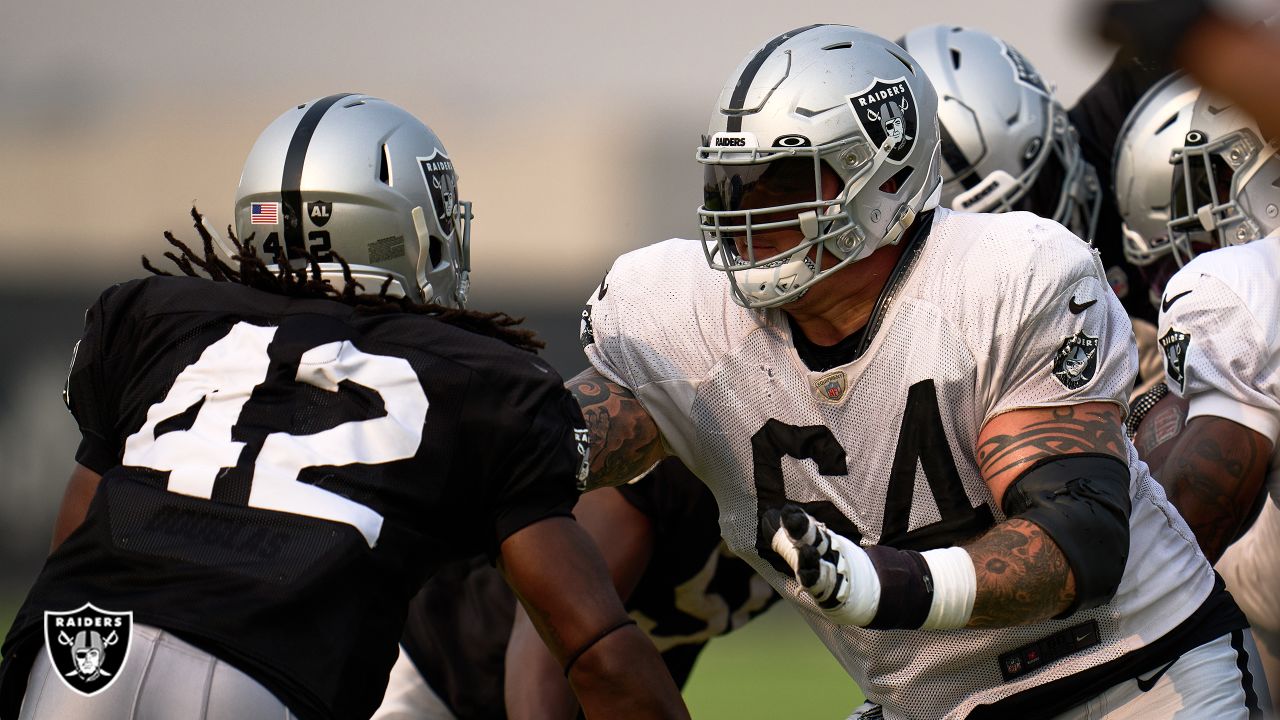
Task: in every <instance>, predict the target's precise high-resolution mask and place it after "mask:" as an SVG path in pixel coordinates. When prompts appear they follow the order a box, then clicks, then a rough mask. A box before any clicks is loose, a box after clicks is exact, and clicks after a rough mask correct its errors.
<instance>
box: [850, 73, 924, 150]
mask: <svg viewBox="0 0 1280 720" xmlns="http://www.w3.org/2000/svg"><path fill="white" fill-rule="evenodd" d="M849 106H850V107H851V108H852V109H853V116H854V117H855V118H857V119H858V125H859V127H861V128H862V134H863V135H866V136H867V139H868V140H870V141H871V144H872V145H874V146H875V147H876V148H879V147H880V146H881V145H883V144H884V142H885V140H886V139H888V140H889V141H890V149H889V156H888V157H887V158H886V159H885V161H886V162H890V163H893V164H895V165H900V164H902V162H903V161H904V160H906V159H907V155H909V154H910V153H911V148H912V147H914V146H915V144H916V126H917V124H918V118H917V116H916V96H915V94H913V93H912V92H911V86H910V85H909V84H908V83H907V79H906V78H905V77H900V78H898V79H897V80H881V79H880V78H876V79H875V80H874V81H873V82H872V83H871V85H870V86H869V87H867V88H866V89H865V90H863V91H862V92H860V93H855V94H853V95H850V96H849Z"/></svg>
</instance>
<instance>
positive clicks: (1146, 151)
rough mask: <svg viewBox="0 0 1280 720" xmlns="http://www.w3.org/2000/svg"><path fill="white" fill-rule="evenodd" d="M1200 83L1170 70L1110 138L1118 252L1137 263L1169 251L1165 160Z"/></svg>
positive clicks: (1168, 167) (1182, 134)
mask: <svg viewBox="0 0 1280 720" xmlns="http://www.w3.org/2000/svg"><path fill="white" fill-rule="evenodd" d="M1199 95H1200V86H1199V85H1197V84H1196V83H1195V81H1193V80H1192V79H1191V78H1190V77H1188V76H1186V75H1184V74H1181V73H1176V74H1174V75H1170V76H1168V77H1166V78H1164V79H1163V80H1161V81H1160V82H1158V83H1156V84H1155V85H1153V86H1152V87H1151V88H1150V89H1149V90H1147V92H1146V93H1145V94H1143V96H1142V98H1141V99H1139V100H1138V103H1137V104H1136V105H1134V106H1133V110H1131V111H1130V112H1129V117H1127V118H1125V121H1124V125H1123V126H1121V128H1120V135H1119V136H1118V137H1117V139H1116V151H1115V167H1114V169H1113V172H1112V175H1111V177H1112V178H1114V180H1115V192H1116V207H1117V209H1118V210H1119V211H1120V218H1121V220H1122V221H1123V224H1122V226H1121V227H1122V230H1121V232H1122V237H1123V244H1124V256H1125V257H1126V258H1127V259H1128V260H1129V262H1131V263H1133V264H1134V265H1137V266H1139V267H1145V266H1149V265H1151V264H1152V263H1154V262H1155V261H1156V260H1158V259H1160V258H1161V257H1163V256H1165V255H1167V254H1169V253H1170V252H1171V251H1172V250H1173V246H1172V245H1170V244H1169V204H1170V203H1169V185H1170V183H1171V182H1172V181H1173V165H1172V164H1170V161H1169V158H1170V156H1171V154H1172V153H1173V151H1174V149H1176V148H1179V147H1181V146H1182V144H1183V142H1184V139H1185V138H1186V136H1187V131H1188V130H1190V129H1191V114H1192V109H1193V108H1194V107H1195V102H1196V98H1197V97H1198V96H1199Z"/></svg>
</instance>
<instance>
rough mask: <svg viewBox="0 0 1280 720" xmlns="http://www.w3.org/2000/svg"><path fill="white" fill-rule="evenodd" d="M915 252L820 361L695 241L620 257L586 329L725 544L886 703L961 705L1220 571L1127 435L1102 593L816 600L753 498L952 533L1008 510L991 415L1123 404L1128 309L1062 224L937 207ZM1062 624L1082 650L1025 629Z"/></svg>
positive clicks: (1130, 365)
mask: <svg viewBox="0 0 1280 720" xmlns="http://www.w3.org/2000/svg"><path fill="white" fill-rule="evenodd" d="M918 250H919V251H918V253H916V254H915V256H914V259H913V260H911V261H910V263H911V266H910V267H909V268H908V269H907V271H906V274H905V275H904V277H903V279H902V280H901V281H900V282H899V283H898V284H897V285H896V286H895V287H892V288H891V289H890V290H889V291H888V296H887V297H886V299H885V300H884V301H883V302H884V304H885V311H884V312H883V314H882V318H883V320H882V322H881V323H880V324H879V327H878V328H875V329H874V336H873V339H872V340H871V342H870V344H869V346H868V347H867V349H866V351H865V352H864V353H863V354H862V355H861V356H860V357H859V358H858V359H856V360H855V361H853V362H851V363H849V364H847V365H843V366H840V367H837V368H833V369H832V370H830V371H827V372H821V373H815V372H810V371H809V369H808V368H807V367H806V366H805V365H804V363H803V362H801V360H800V357H799V356H798V354H797V352H796V350H795V347H794V345H793V343H792V339H791V333H790V329H789V326H788V323H787V321H786V318H785V316H784V315H783V314H782V312H781V311H779V310H776V309H775V310H769V311H765V312H760V311H750V310H746V309H744V308H741V307H739V306H737V305H735V304H734V303H733V302H732V300H731V299H730V297H729V290H728V282H729V280H728V278H727V277H726V276H725V275H724V274H723V273H721V272H717V271H714V270H711V269H710V268H708V266H707V264H706V261H705V260H704V255H703V249H702V247H701V246H700V245H699V243H698V242H697V241H691V240H668V241H666V242H663V243H659V244H657V245H653V246H650V247H647V248H644V249H642V250H637V251H635V252H632V253H628V254H627V255H624V256H622V257H621V258H619V259H618V260H617V262H616V263H615V264H614V266H613V268H612V269H611V270H610V271H609V273H608V275H607V276H606V278H605V280H604V282H603V283H602V284H601V287H600V288H599V289H598V291H597V292H596V293H594V294H593V295H592V296H591V299H590V300H589V304H588V306H587V307H586V308H585V309H584V311H583V323H582V336H583V337H582V339H583V343H584V345H585V347H586V352H587V356H588V357H589V358H590V360H591V362H592V363H593V364H594V365H595V367H596V368H597V369H598V370H599V371H600V372H601V373H602V374H604V375H606V376H607V377H609V378H611V379H612V380H614V381H616V382H618V383H620V384H622V385H624V386H626V387H627V388H629V389H630V390H631V391H632V392H634V393H635V394H636V395H637V397H638V398H639V399H640V401H641V402H642V403H643V405H644V407H645V408H646V409H647V410H648V411H649V413H650V414H651V415H652V416H653V418H654V419H655V421H656V422H657V423H658V426H659V428H660V430H661V432H662V436H663V439H664V441H665V443H666V444H667V447H668V449H669V450H671V451H672V452H673V453H675V454H676V455H678V456H679V457H680V458H681V459H682V460H683V461H684V462H685V464H686V465H688V466H689V467H690V468H691V469H692V470H694V472H696V473H697V474H698V476H699V477H701V478H702V480H703V481H704V482H705V483H706V484H707V485H708V487H710V488H711V490H712V492H713V493H714V494H715V496H716V500H717V502H718V503H719V507H720V530H721V532H722V534H723V535H724V538H725V540H726V542H727V543H728V545H729V547H730V548H731V549H732V550H734V552H736V553H738V554H739V555H741V556H742V557H743V558H744V559H746V560H747V561H748V562H750V563H751V564H752V565H753V566H754V567H755V568H756V570H758V571H759V572H760V573H761V574H762V575H763V576H764V577H765V579H767V580H768V581H769V582H770V583H771V584H772V585H773V586H774V587H775V588H777V589H778V591H779V592H780V593H781V594H782V595H783V596H784V597H787V598H788V599H790V600H791V601H792V602H793V603H795V604H796V605H797V606H798V607H799V608H800V610H801V613H802V614H803V615H805V617H806V619H808V621H809V623H810V624H811V625H812V626H813V628H814V630H815V631H816V632H817V634H818V635H819V636H820V637H821V638H822V640H823V642H825V643H826V645H827V647H828V648H830V650H831V652H832V653H833V654H834V655H835V656H836V658H837V659H838V660H839V661H840V663H841V664H842V665H843V666H844V668H845V669H846V670H847V671H848V672H849V674H850V675H851V676H852V677H853V679H854V680H855V681H856V682H857V683H858V685H859V686H860V687H861V688H862V689H863V690H864V691H865V692H866V694H867V695H868V697H870V698H871V699H873V700H875V701H877V702H880V703H882V704H883V705H884V708H885V717H889V718H903V717H913V718H920V717H929V718H942V717H964V716H965V715H966V714H967V713H968V712H969V710H971V709H972V708H974V707H975V706H977V705H979V704H983V703H990V702H993V701H995V700H998V699H1001V698H1004V697H1008V696H1010V695H1013V694H1015V693H1018V692H1021V691H1023V690H1026V689H1029V688H1032V687H1035V686H1037V685H1039V684H1042V683H1045V682H1048V681H1051V680H1055V679H1058V678H1061V677H1065V676H1067V675H1071V674H1074V673H1076V672H1079V671H1081V670H1084V669H1086V668H1090V667H1093V666H1096V665H1099V664H1101V663H1104V662H1107V661H1109V660H1113V659H1115V658H1118V657H1120V656H1121V655H1123V654H1125V653H1128V652H1130V651H1132V650H1134V649H1136V648H1138V647H1142V646H1144V645H1146V644H1147V643H1149V642H1151V641H1153V640H1154V639H1156V638H1159V637H1161V636H1162V635H1164V634H1165V633H1167V632H1168V631H1169V630H1171V629H1172V628H1174V627H1175V626H1177V625H1178V624H1179V623H1180V622H1181V621H1182V620H1184V619H1186V618H1187V617H1188V616H1189V615H1190V614H1191V613H1192V612H1193V611H1194V610H1195V609H1196V608H1197V606H1199V605H1200V603H1201V602H1202V601H1203V600H1204V599H1205V598H1206V597H1207V596H1208V595H1209V592H1210V590H1211V588H1212V585H1213V573H1212V570H1211V569H1210V567H1209V565H1208V564H1207V563H1206V562H1205V560H1204V557H1203V556H1202V555H1201V554H1200V552H1199V550H1198V548H1197V546H1196V543H1195V540H1194V538H1193V536H1192V534H1191V531H1190V530H1189V529H1188V528H1187V526H1186V523H1184V522H1183V520H1182V518H1181V517H1180V516H1179V515H1178V514H1177V512H1176V511H1175V510H1173V508H1172V506H1171V505H1170V504H1169V503H1168V502H1167V501H1166V499H1165V496H1164V493H1163V492H1162V491H1161V489H1160V487H1159V485H1158V484H1157V483H1156V482H1155V481H1153V480H1152V479H1151V477H1150V475H1149V474H1148V473H1147V467H1146V465H1145V464H1143V463H1142V462H1140V461H1139V460H1138V459H1137V456H1136V454H1135V452H1134V450H1133V448H1132V446H1130V448H1129V464H1130V468H1131V477H1132V480H1131V485H1130V494H1131V496H1132V498H1133V512H1132V514H1131V517H1130V533H1131V534H1130V553H1129V560H1128V564H1127V566H1126V569H1125V573H1124V577H1123V580H1122V582H1121V583H1120V587H1119V590H1118V592H1117V594H1116V595H1115V597H1114V599H1113V600H1112V601H1111V602H1110V603H1108V604H1106V605H1103V606H1100V607H1097V608H1094V609H1092V610H1088V611H1084V612H1079V613H1076V614H1074V615H1072V616H1070V617H1068V618H1065V619H1062V620H1049V621H1046V622H1041V623H1037V624H1034V625H1027V626H1022V627H1013V628H1003V629H995V630H967V629H965V630H935V631H906V630H894V631H877V630H867V629H863V628H858V627H852V626H846V627H839V626H836V625H833V624H832V623H830V622H829V621H828V620H826V618H824V617H823V616H822V615H821V614H820V613H819V612H818V610H817V607H816V605H815V604H814V603H813V602H812V600H811V598H810V597H809V596H808V595H807V594H805V593H804V592H803V591H802V590H801V588H800V586H799V584H798V583H797V582H796V581H795V580H794V579H793V577H792V576H791V575H790V573H789V572H784V570H785V565H781V560H780V559H778V558H777V556H776V555H774V554H773V552H772V550H770V549H769V547H768V543H767V541H766V542H758V536H759V533H758V527H759V517H760V515H761V514H762V513H763V512H764V511H765V510H766V509H768V508H770V507H778V506H781V505H782V504H784V503H785V502H795V503H798V504H801V505H803V506H804V507H805V508H806V509H808V510H809V512H810V513H811V514H813V515H815V516H816V517H817V518H818V519H820V520H822V521H824V522H826V523H827V524H828V525H829V526H831V527H833V528H834V529H836V530H837V531H839V532H842V533H843V534H845V535H847V536H848V537H850V538H851V539H854V540H857V541H858V542H860V543H861V544H862V545H863V546H868V545H873V544H886V545H892V546H895V547H899V548H909V549H914V550H925V549H928V548H934V547H946V546H950V545H955V544H959V543H960V542H962V541H965V540H968V539H972V538H973V537H975V536H977V535H979V534H981V533H982V532H983V531H985V530H986V529H987V528H988V527H990V526H991V525H992V524H993V523H996V522H1000V521H1002V520H1003V519H1004V515H1003V513H1002V512H1001V510H1000V508H998V507H996V503H995V501H994V499H993V497H992V495H991V492H990V490H989V489H988V487H987V485H986V483H985V482H983V480H982V478H981V476H980V475H979V472H978V464H977V461H976V459H975V447H976V443H977V438H978V432H979V430H980V429H981V428H982V427H983V426H984V425H985V424H986V422H987V421H988V420H990V419H991V418H992V417H994V416H995V415H998V414H1000V413H1003V412H1006V411H1009V410H1016V409H1018V408H1027V407H1043V406H1062V405H1069V404H1075V403H1082V402H1088V401H1105V402H1112V403H1116V404H1117V405H1120V406H1121V407H1123V406H1124V404H1125V402H1126V397H1127V395H1128V392H1129V389H1130V388H1131V387H1132V385H1133V380H1134V375H1135V371H1136V364H1137V358H1136V350H1135V348H1134V344H1133V340H1132V336H1131V330H1130V324H1129V320H1128V318H1127V317H1126V316H1125V313H1124V310H1123V308H1122V307H1121V305H1120V303H1119V301H1118V300H1116V298H1115V296H1114V295H1113V294H1112V293H1111V292H1110V291H1109V290H1108V285H1107V282H1106V280H1105V277H1104V273H1103V270H1102V267H1101V264H1100V263H1099V261H1098V259H1097V257H1096V254H1094V253H1093V252H1092V251H1091V250H1090V249H1089V248H1088V246H1087V245H1085V244H1084V243H1083V242H1081V241H1080V240H1078V239H1077V238H1076V237H1075V236H1074V235H1072V234H1071V233H1070V232H1068V231H1067V230H1065V229H1064V228H1062V227H1061V226H1059V225H1057V224H1056V223H1053V222H1050V221H1047V220H1042V219H1040V218H1038V217H1035V216H1033V215H1030V214H1027V213H1007V214H1002V215H977V214H963V213H953V212H950V211H947V210H938V211H937V214H936V216H935V218H934V222H933V227H932V230H931V231H930V233H929V236H928V237H927V238H926V239H924V241H923V244H922V245H920V246H918ZM1068 451H1069V450H1068ZM775 563H776V564H775ZM780 568H781V570H780ZM1094 623H1096V625H1094ZM1068 628H1072V629H1073V632H1074V633H1075V634H1076V635H1077V637H1076V639H1075V642H1077V643H1082V644H1083V645H1084V647H1082V648H1081V649H1079V650H1078V651H1075V652H1073V653H1070V654H1066V655H1065V657H1062V658H1061V659H1058V660H1057V661H1055V662H1048V663H1039V660H1038V657H1039V650H1037V649H1036V648H1037V647H1038V646H1037V645H1036V643H1037V642H1038V641H1041V640H1044V639H1046V638H1048V637H1049V636H1053V635H1055V634H1057V633H1062V634H1061V635H1058V638H1059V639H1061V638H1062V637H1064V636H1065V635H1066V633H1065V632H1064V631H1065V630H1067V629H1068ZM1091 628H1092V629H1093V632H1094V635H1093V636H1089V635H1087V634H1081V633H1088V632H1089V631H1090V629H1091ZM1093 640H1096V641H1097V642H1096V643H1095V642H1092V641H1093ZM1067 642H1071V640H1070V639H1068V640H1067ZM1029 647H1030V648H1032V649H1031V650H1028V649H1027V648H1029ZM1006 678H1008V679H1006Z"/></svg>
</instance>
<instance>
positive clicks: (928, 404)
mask: <svg viewBox="0 0 1280 720" xmlns="http://www.w3.org/2000/svg"><path fill="white" fill-rule="evenodd" d="M783 456H790V457H793V458H796V459H798V460H812V461H814V463H815V464H816V465H817V466H818V472H819V473H821V474H822V475H837V476H839V475H848V474H849V468H848V464H847V462H846V458H845V451H844V448H843V447H841V445H840V442H839V441H838V440H837V439H836V436H835V434H834V433H832V432H831V428H829V427H827V426H825V425H809V426H806V427H797V426H795V425H787V424H786V423H783V422H781V421H778V420H769V421H767V422H766V423H765V424H764V426H763V427H761V428H760V429H759V430H758V431H757V432H756V434H755V435H753V436H751V457H752V460H753V461H754V466H755V485H756V517H757V518H759V517H761V516H763V515H764V513H765V512H766V511H767V510H769V509H770V508H780V507H782V506H783V505H784V504H786V503H794V504H796V505H799V506H800V507H803V508H804V509H805V510H806V511H807V512H808V513H809V514H810V515H812V516H813V517H815V518H817V519H818V520H820V521H822V522H824V523H826V525H827V527H829V528H831V529H832V530H834V531H835V532H838V533H840V534H841V535H844V536H845V537H847V538H849V539H850V540H852V541H853V542H858V541H859V540H860V539H862V532H861V531H860V530H858V528H857V526H856V525H854V524H853V521H851V520H850V519H849V518H847V517H845V516H844V515H843V514H841V512H840V511H839V509H837V508H836V506H835V505H833V504H832V503H831V502H830V501H827V500H816V501H811V502H802V501H798V500H793V499H791V498H788V497H786V488H785V485H784V482H783V477H782V458H783ZM917 463H919V465H920V467H921V468H922V469H923V470H924V475H925V477H926V478H927V479H928V481H929V489H930V490H931V491H932V492H933V498H934V500H935V501H936V502H937V504H938V513H939V514H940V515H941V518H942V519H941V520H939V521H938V522H936V523H932V524H930V525H925V526H923V527H918V528H916V529H915V530H909V529H908V528H909V527H910V520H911V504H912V499H913V498H914V496H915V484H916V464H917ZM993 524H994V517H993V516H992V514H991V508H989V507H987V505H986V503H982V504H979V505H978V506H977V507H972V506H970V504H969V496H968V495H967V494H966V493H965V491H964V483H963V481H962V480H961V479H960V471H959V470H957V469H956V463H955V460H954V459H953V458H952V457H951V447H950V446H949V445H948V444H947V435H946V430H945V429H944V428H943V425H942V414H941V413H940V412H939V411H938V392H937V388H935V387H934V383H933V380H921V381H920V382H918V383H916V384H915V385H912V386H911V389H910V390H909V391H908V392H907V407H906V411H905V412H904V413H903V417H902V427H901V429H900V430H899V432H898V446H897V449H896V451H895V452H894V456H893V467H892V469H891V470H890V473H889V487H888V491H887V492H886V493H885V507H884V521H883V529H882V530H881V533H880V544H881V545H888V546H891V547H895V548H898V549H902V550H917V551H923V550H931V549H933V548H940V547H947V546H949V545H954V544H956V543H957V542H959V541H961V540H965V539H968V538H972V537H974V536H976V535H978V534H979V533H981V532H982V531H984V530H986V529H987V528H989V527H991V526H992V525H993ZM771 540H772V538H769V537H765V535H764V531H763V530H760V531H758V532H757V536H756V551H757V552H758V553H759V554H760V557H762V558H765V559H766V560H768V561H769V563H770V564H771V565H773V567H774V568H776V569H777V570H778V572H781V573H783V574H785V575H787V576H790V575H792V570H791V568H790V567H789V566H788V565H787V564H786V561H785V560H783V559H782V558H781V557H779V556H778V554H777V553H775V552H774V551H773V548H772V547H771V545H770V542H771Z"/></svg>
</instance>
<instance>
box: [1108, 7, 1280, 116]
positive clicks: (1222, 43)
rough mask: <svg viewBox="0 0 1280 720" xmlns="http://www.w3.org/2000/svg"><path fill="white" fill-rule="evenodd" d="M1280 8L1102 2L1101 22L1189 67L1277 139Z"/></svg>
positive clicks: (1135, 46)
mask: <svg viewBox="0 0 1280 720" xmlns="http://www.w3.org/2000/svg"><path fill="white" fill-rule="evenodd" d="M1278 13H1280V3H1277V2H1275V0H1114V1H1112V2H1104V3H1101V4H1100V7H1099V12H1098V18H1097V21H1098V30H1099V32H1100V34H1101V35H1102V37H1104V38H1105V39H1107V40H1110V41H1111V42H1116V43H1120V44H1121V45H1123V46H1125V47H1127V48H1129V49H1131V50H1133V51H1136V52H1139V53H1141V54H1143V55H1144V56H1147V57H1153V58H1160V59H1162V61H1164V62H1165V63H1168V64H1176V65H1178V66H1179V67H1182V68H1184V69H1186V70H1187V71H1188V72H1190V73H1191V75H1192V77H1194V78H1195V79H1196V80H1197V81H1198V82H1199V83H1200V84H1201V85H1203V86H1204V87H1206V88H1208V89H1209V90H1211V91H1213V92H1215V93H1217V94H1219V95H1221V96H1222V97H1225V98H1230V99H1231V100H1232V101H1233V102H1235V103H1238V104H1239V105H1240V106H1241V107H1242V108H1243V109H1244V110H1245V112H1247V113H1249V115H1250V116H1251V117H1254V118H1256V122H1257V123H1258V125H1259V127H1260V128H1261V129H1262V131H1263V132H1264V133H1266V135H1267V137H1276V136H1277V134H1280V34H1277V32H1276V19H1277V17H1280V15H1278ZM1242 68H1248V70H1247V71H1245V72H1242V71H1241V69H1242Z"/></svg>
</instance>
